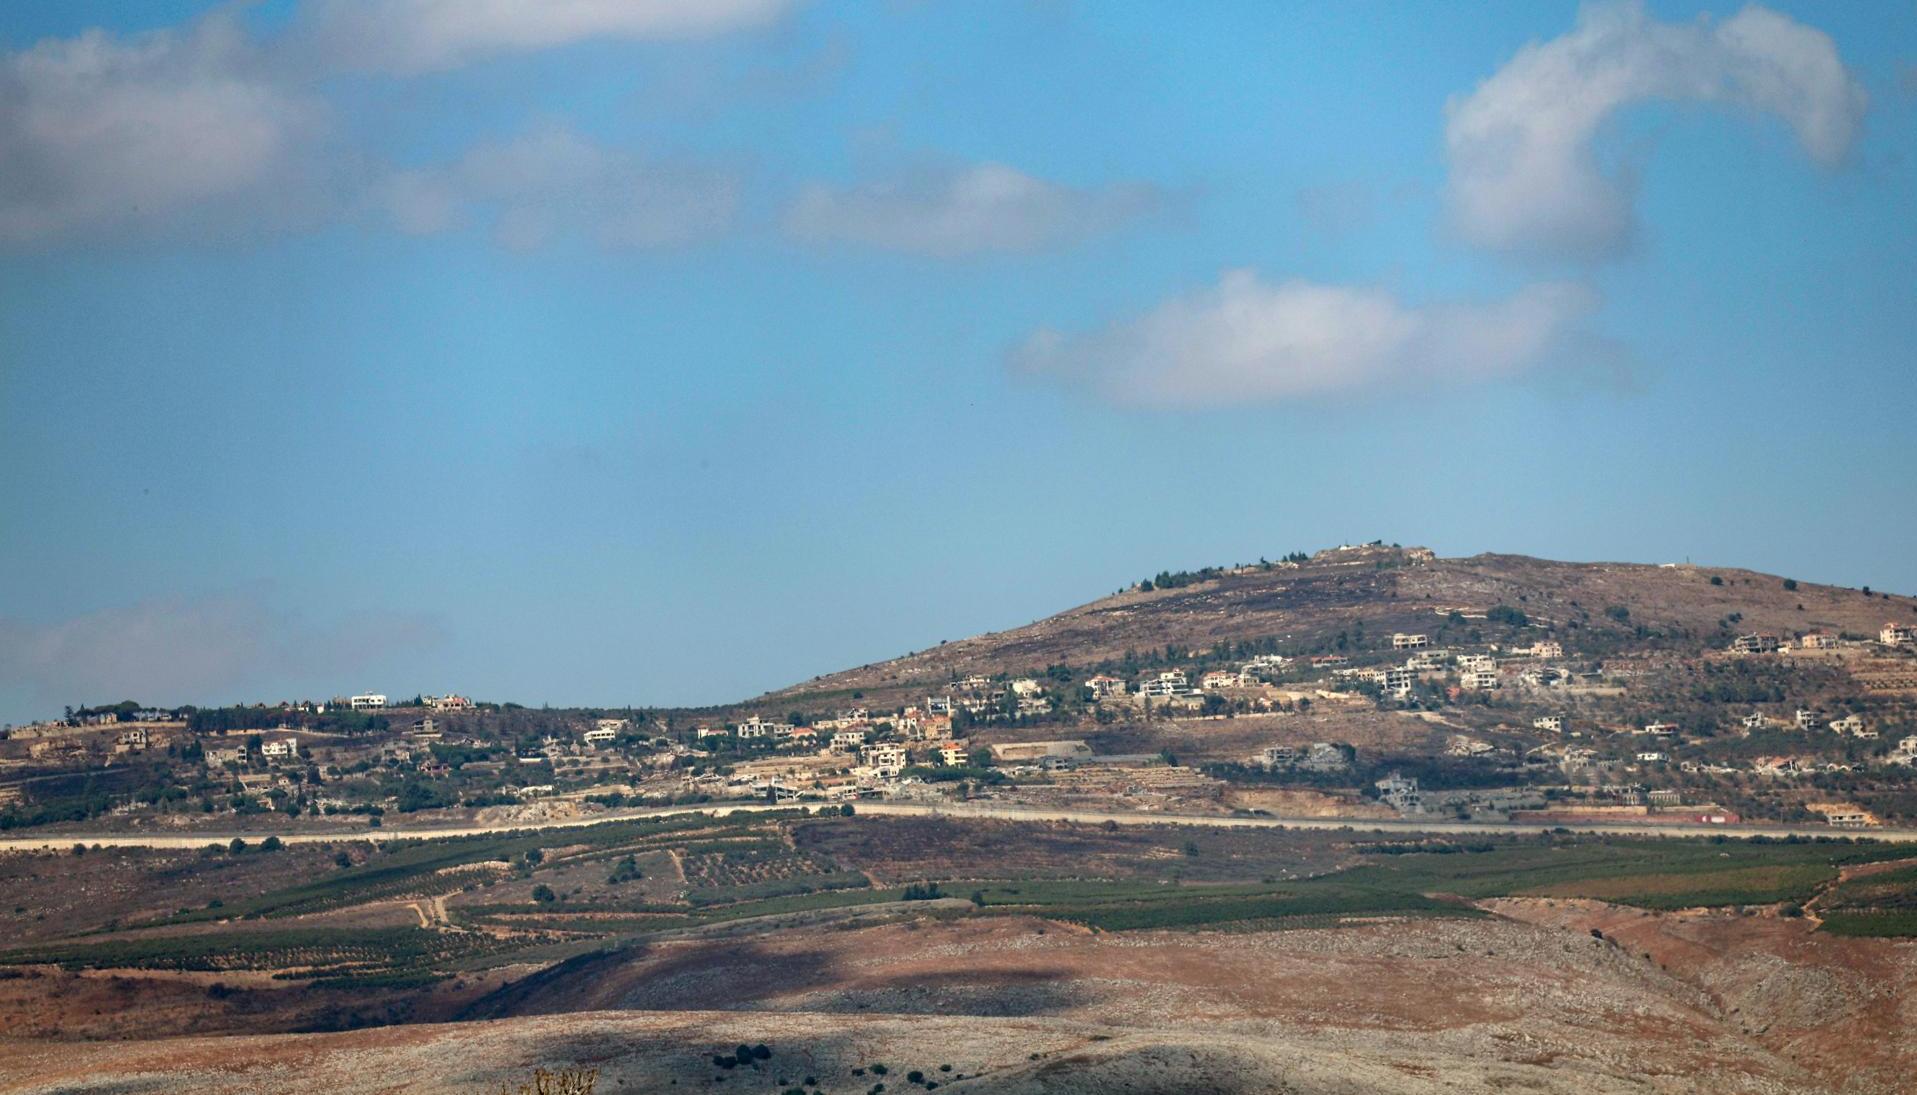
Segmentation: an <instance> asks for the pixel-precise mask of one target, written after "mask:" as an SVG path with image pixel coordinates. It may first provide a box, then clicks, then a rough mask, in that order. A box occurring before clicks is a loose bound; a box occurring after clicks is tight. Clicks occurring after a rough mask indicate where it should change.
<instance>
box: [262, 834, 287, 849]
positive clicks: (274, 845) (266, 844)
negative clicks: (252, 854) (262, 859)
mask: <svg viewBox="0 0 1917 1095" xmlns="http://www.w3.org/2000/svg"><path fill="white" fill-rule="evenodd" d="M282 847H285V845H284V844H282V843H281V841H280V838H279V837H276V836H269V837H267V838H266V839H265V840H262V841H260V851H262V852H277V851H279V850H280V849H281V848H282Z"/></svg>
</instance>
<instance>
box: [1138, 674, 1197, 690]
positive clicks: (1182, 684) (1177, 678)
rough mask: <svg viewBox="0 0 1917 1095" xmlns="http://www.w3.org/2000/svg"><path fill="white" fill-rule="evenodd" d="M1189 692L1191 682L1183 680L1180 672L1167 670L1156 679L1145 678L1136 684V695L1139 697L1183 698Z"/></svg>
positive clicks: (1183, 676)
mask: <svg viewBox="0 0 1917 1095" xmlns="http://www.w3.org/2000/svg"><path fill="white" fill-rule="evenodd" d="M1190 692H1191V682H1190V681H1189V680H1187V679H1186V678H1185V674H1184V672H1183V671H1182V670H1177V669H1167V670H1165V671H1164V672H1162V673H1160V674H1158V676H1156V677H1146V678H1144V679H1143V680H1141V681H1139V682H1138V694H1139V695H1141V696H1183V695H1187V694H1189V693H1190Z"/></svg>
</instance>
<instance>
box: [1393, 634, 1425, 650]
mask: <svg viewBox="0 0 1917 1095" xmlns="http://www.w3.org/2000/svg"><path fill="white" fill-rule="evenodd" d="M1430 644H1431V640H1430V639H1429V638H1428V637H1426V636H1424V635H1407V634H1405V633H1404V632H1402V631H1399V632H1396V633H1394V634H1393V635H1392V636H1391V649H1393V650H1416V649H1418V648H1419V647H1422V646H1429V645H1430Z"/></svg>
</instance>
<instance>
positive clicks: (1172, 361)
mask: <svg viewBox="0 0 1917 1095" xmlns="http://www.w3.org/2000/svg"><path fill="white" fill-rule="evenodd" d="M1596 307H1597V298H1596V295H1595V294H1594V293H1593V292H1592V291H1591V290H1589V289H1587V288H1585V287H1583V286H1581V285H1573V284H1561V283H1550V284H1541V285H1534V286H1531V287H1529V288H1526V289H1524V290H1522V291H1520V292H1518V293H1516V294H1514V295H1513V296H1511V297H1509V298H1507V299H1505V300H1502V301H1497V302H1494V303H1490V304H1440V305H1431V306H1426V307H1412V306H1407V305H1405V304H1403V303H1401V302H1400V301H1398V300H1397V299H1395V298H1394V297H1393V296H1392V295H1391V294H1389V293H1387V292H1385V291H1384V290H1381V289H1371V288H1352V287H1347V286H1337V285H1322V284H1318V283H1314V282H1308V281H1299V280H1292V281H1285V282H1281V283H1278V284H1275V285H1274V284H1267V283H1265V282H1263V281H1261V280H1260V279H1259V278H1258V276H1257V275H1256V274H1255V273H1253V272H1252V271H1249V270H1233V271H1230V272H1227V273H1226V274H1225V275H1224V277H1223V278H1222V279H1221V280H1220V282H1219V284H1218V285H1217V286H1216V287H1214V288H1209V289H1206V290H1203V291H1201V292H1197V293H1192V294H1188V295H1186V296H1181V297H1174V298H1172V299H1170V300H1167V301H1165V302H1164V303H1162V304H1160V305H1158V306H1157V307H1156V308H1154V309H1152V310H1151V311H1149V312H1147V313H1145V314H1144V315H1142V316H1138V317H1135V318H1132V319H1128V320H1124V321H1122V322H1118V323H1114V324H1112V325H1110V326H1107V327H1105V328H1103V329H1102V330H1098V331H1095V332H1091V333H1089V334H1081V335H1067V334H1061V333H1059V332H1056V331H1050V330H1044V331H1039V332H1038V333H1036V334H1034V335H1032V336H1031V337H1030V338H1028V339H1027V340H1026V341H1025V343H1024V344H1023V345H1022V346H1020V347H1019V348H1018V349H1017V350H1015V351H1014V352H1013V354H1012V364H1013V367H1014V368H1015V369H1017V370H1019V371H1022V372H1027V373H1032V374H1036V375H1044V376H1050V377H1054V378H1057V379H1060V380H1063V381H1066V382H1068V383H1072V384H1076V385H1080V386H1083V387H1086V388H1089V389H1091V390H1092V391H1093V392H1095V393H1097V394H1099V395H1101V396H1103V397H1105V398H1107V399H1110V400H1111V401H1113V402H1116V403H1121V404H1127V405H1137V406H1172V407H1203V406H1231V405H1239V404H1249V403H1270V402H1280V401H1285V400H1292V399H1300V398H1308V397H1313V396H1324V395H1330V394H1336V393H1344V392H1354V391H1380V390H1396V389H1399V388H1402V387H1405V386H1407V385H1409V386H1429V385H1441V384H1458V383H1468V382H1473V381H1482V380H1488V379H1492V378H1496V377H1504V376H1511V375H1515V374H1518V373H1521V372H1524V371H1525V370H1527V369H1530V368H1533V367H1535V366H1537V365H1539V364H1541V363H1543V362H1544V361H1545V360H1546V359H1547V358H1548V357H1549V356H1550V355H1551V354H1552V353H1553V352H1554V351H1556V350H1558V349H1560V348H1561V347H1562V346H1563V345H1564V344H1565V343H1566V342H1567V341H1568V340H1570V339H1572V338H1573V337H1574V336H1575V335H1576V334H1577V332H1576V327H1577V325H1578V324H1579V322H1580V321H1581V320H1582V319H1583V318H1584V317H1586V316H1587V315H1589V314H1590V313H1591V312H1592V311H1594V310H1595V309H1596Z"/></svg>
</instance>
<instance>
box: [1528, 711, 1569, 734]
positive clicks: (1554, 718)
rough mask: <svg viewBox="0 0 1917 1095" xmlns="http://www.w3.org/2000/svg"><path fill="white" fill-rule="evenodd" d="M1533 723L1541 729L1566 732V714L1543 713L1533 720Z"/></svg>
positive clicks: (1559, 732) (1557, 732)
mask: <svg viewBox="0 0 1917 1095" xmlns="http://www.w3.org/2000/svg"><path fill="white" fill-rule="evenodd" d="M1531 725H1532V726H1534V727H1536V728H1537V729H1539V730H1549V731H1550V732H1551V733H1553V734H1561V733H1563V732H1564V716H1562V715H1542V716H1539V717H1538V718H1535V719H1532V720H1531Z"/></svg>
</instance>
